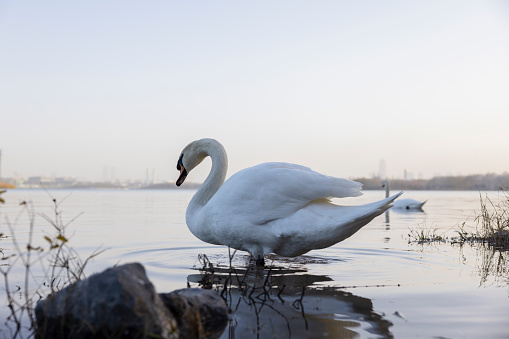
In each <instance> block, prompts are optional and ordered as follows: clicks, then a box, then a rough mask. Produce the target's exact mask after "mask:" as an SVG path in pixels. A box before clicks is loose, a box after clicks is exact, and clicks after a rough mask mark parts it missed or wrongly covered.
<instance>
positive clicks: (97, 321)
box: [35, 263, 226, 338]
mask: <svg viewBox="0 0 509 339" xmlns="http://www.w3.org/2000/svg"><path fill="white" fill-rule="evenodd" d="M193 290H194V289H193ZM193 290H190V292H185V291H184V292H182V291H176V292H174V293H170V294H165V295H162V298H163V299H164V302H163V300H162V299H161V296H160V295H158V294H157V293H156V291H155V288H154V286H153V285H152V283H151V282H150V281H149V280H148V278H147V276H146V274H145V269H144V268H143V266H142V265H141V264H138V263H133V264H126V265H123V266H118V267H114V268H110V269H107V270H105V271H104V272H102V273H98V274H95V275H93V276H91V277H90V278H88V279H86V280H83V281H79V282H77V283H75V284H73V285H71V286H68V287H66V288H65V289H63V290H61V291H59V292H58V293H55V294H54V295H51V296H49V297H48V298H47V299H45V300H42V301H41V302H39V303H38V304H37V307H36V309H35V314H36V317H37V331H36V337H37V338H147V337H150V338H154V337H156V338H187V337H189V335H188V333H193V335H192V336H193V337H195V338H205V337H209V336H208V334H209V333H210V334H212V333H216V332H219V334H221V333H220V332H222V329H224V327H225V326H226V322H224V321H223V322H224V325H222V326H223V327H222V329H219V327H218V325H217V324H219V322H216V321H217V319H223V317H226V305H225V303H224V301H223V300H222V299H221V298H220V297H219V296H218V295H217V294H215V295H212V294H210V293H214V292H211V291H205V290H198V291H193ZM168 296H169V297H168ZM202 302H207V303H210V304H200V303H202ZM173 303H176V305H174V304H173ZM181 307H182V309H181ZM193 316H194V318H193ZM201 320H203V321H204V322H203V323H197V321H198V322H199V321H201ZM188 321H189V322H190V323H188ZM223 322H222V323H223ZM222 323H221V324H222ZM194 328H196V330H195V329H194Z"/></svg>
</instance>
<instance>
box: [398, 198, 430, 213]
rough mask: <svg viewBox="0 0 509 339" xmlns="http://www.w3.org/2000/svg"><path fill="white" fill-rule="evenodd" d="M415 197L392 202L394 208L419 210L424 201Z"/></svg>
mask: <svg viewBox="0 0 509 339" xmlns="http://www.w3.org/2000/svg"><path fill="white" fill-rule="evenodd" d="M426 201H427V200H425V201H424V202H422V201H418V200H415V199H400V200H397V201H395V202H394V208H396V209H399V210H414V211H415V210H419V211H422V206H424V204H425V203H426Z"/></svg>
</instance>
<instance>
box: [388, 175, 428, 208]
mask: <svg viewBox="0 0 509 339" xmlns="http://www.w3.org/2000/svg"><path fill="white" fill-rule="evenodd" d="M382 188H385V197H386V198H388V197H389V191H390V190H391V186H390V183H389V181H387V180H384V182H383V184H382ZM426 201H428V200H424V202H421V201H418V200H415V199H399V200H397V201H395V202H394V204H393V208H394V209H397V210H413V211H416V210H417V211H423V209H422V206H424V204H425V203H426Z"/></svg>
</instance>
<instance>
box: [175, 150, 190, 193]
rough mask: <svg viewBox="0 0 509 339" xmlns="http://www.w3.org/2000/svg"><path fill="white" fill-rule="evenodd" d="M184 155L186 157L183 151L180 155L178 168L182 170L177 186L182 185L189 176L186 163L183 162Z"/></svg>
mask: <svg viewBox="0 0 509 339" xmlns="http://www.w3.org/2000/svg"><path fill="white" fill-rule="evenodd" d="M183 157H184V154H183V153H182V154H181V155H180V158H179V161H178V162H177V170H179V171H180V176H179V178H178V179H177V182H176V184H177V186H180V185H182V184H183V183H184V180H186V177H187V171H186V169H185V167H184V163H183V162H182V158H183Z"/></svg>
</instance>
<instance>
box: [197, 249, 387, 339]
mask: <svg viewBox="0 0 509 339" xmlns="http://www.w3.org/2000/svg"><path fill="white" fill-rule="evenodd" d="M274 258H276V259H277V263H278V265H269V266H266V267H259V266H256V265H253V264H252V263H251V264H248V265H243V266H241V267H233V266H232V265H231V262H230V265H224V264H223V265H221V264H219V265H218V264H213V263H211V262H210V261H209V259H208V258H207V256H206V255H200V256H199V261H200V265H201V267H196V268H195V269H197V270H198V271H199V273H198V274H191V275H189V276H188V278H187V280H188V284H189V285H191V284H193V285H195V286H196V285H198V286H200V287H202V288H207V289H214V290H216V291H217V292H218V293H219V294H220V295H221V297H222V298H223V299H224V300H225V302H226V304H227V306H228V309H229V314H230V321H229V325H228V328H227V329H226V330H225V331H224V332H223V334H222V336H221V338H246V337H250V338H252V337H254V336H255V335H256V338H316V337H329V338H352V337H357V336H358V335H359V334H360V335H361V336H362V337H383V338H387V337H392V334H391V332H390V330H389V327H390V326H392V323H391V322H390V321H388V320H386V319H384V318H383V316H381V315H379V314H377V313H375V312H374V311H373V304H372V302H371V300H370V299H367V298H363V297H360V296H356V295H354V294H352V293H350V292H346V291H344V290H342V289H341V288H338V287H325V286H324V284H321V286H317V285H315V284H317V283H326V282H329V281H332V279H331V278H330V277H327V276H324V275H312V274H308V273H307V270H306V269H305V267H304V265H302V264H297V265H296V264H295V261H291V259H287V258H281V257H275V256H274ZM269 259H270V257H269ZM299 260H301V261H302V260H308V261H311V262H316V260H321V259H320V258H313V257H309V256H303V257H300V258H299ZM285 263H289V264H290V265H289V266H292V267H291V268H287V267H283V266H281V265H284V264H285Z"/></svg>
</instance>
